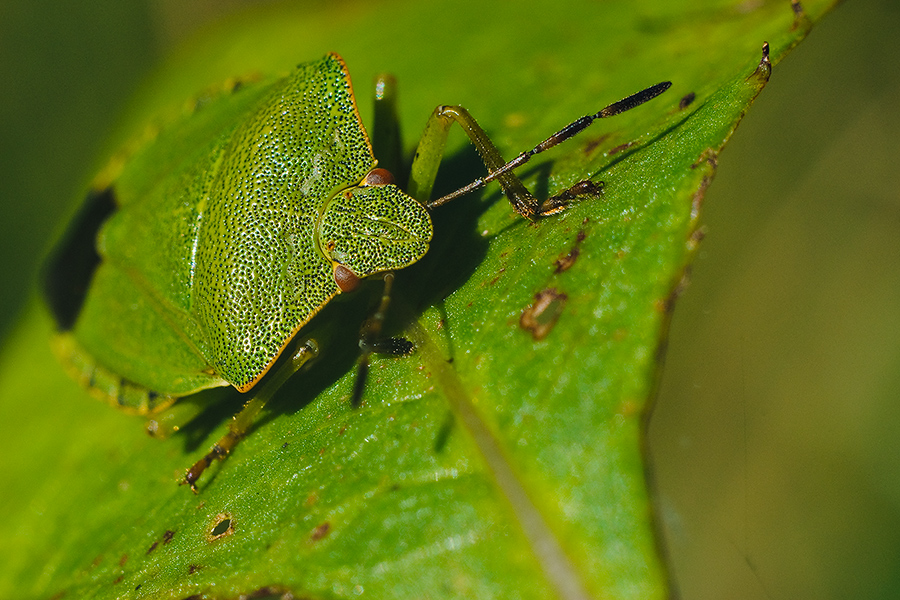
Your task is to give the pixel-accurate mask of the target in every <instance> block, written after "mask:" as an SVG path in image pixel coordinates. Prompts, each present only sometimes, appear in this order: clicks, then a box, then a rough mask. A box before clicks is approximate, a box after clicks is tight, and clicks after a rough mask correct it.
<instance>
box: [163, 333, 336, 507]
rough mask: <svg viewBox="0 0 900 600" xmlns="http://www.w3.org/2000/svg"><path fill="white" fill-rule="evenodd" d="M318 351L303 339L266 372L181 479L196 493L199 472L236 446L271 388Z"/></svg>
mask: <svg viewBox="0 0 900 600" xmlns="http://www.w3.org/2000/svg"><path fill="white" fill-rule="evenodd" d="M318 353H319V349H318V346H317V345H316V342H315V341H314V340H307V341H305V342H304V343H303V344H301V345H300V347H299V348H298V349H297V350H296V351H295V352H294V355H293V356H291V358H290V360H288V361H286V362H284V363H282V364H281V365H280V366H279V367H278V368H277V370H276V371H275V372H274V373H271V374H269V375H268V376H267V377H266V379H265V381H264V382H263V384H262V388H261V389H260V391H259V392H258V393H257V394H256V395H255V396H253V398H251V399H250V400H249V401H248V402H247V404H245V405H244V408H242V409H241V412H239V413H238V414H236V415H235V416H234V417H232V420H231V423H229V425H228V432H227V433H226V434H225V435H223V436H222V437H221V438H220V439H219V441H217V442H216V443H215V444H213V446H212V448H210V450H209V452H207V453H206V456H204V457H203V458H201V459H200V460H198V461H197V462H195V463H194V464H193V465H192V466H191V468H190V469H188V470H187V473H185V475H184V479H183V480H182V481H181V483H182V484H185V483H186V484H188V485H189V486H191V489H192V490H193V491H194V493H195V494H196V493H197V480H198V479H200V476H201V475H202V474H203V472H204V471H205V470H206V469H207V468H208V467H209V466H210V465H211V464H212V463H213V461H215V460H221V459H222V458H224V457H225V456H227V455H228V453H229V452H231V450H233V449H234V447H235V446H237V444H238V442H240V441H241V439H242V438H243V437H244V436H245V435H246V434H247V431H248V430H249V429H250V426H251V425H252V424H253V421H254V420H255V419H256V416H257V415H258V414H259V412H260V411H261V410H262V408H263V407H264V406H265V405H266V403H267V402H268V401H269V400H270V399H271V398H272V396H274V395H275V392H277V391H278V389H279V388H281V386H283V385H284V384H285V382H287V380H288V379H290V378H291V376H292V375H293V374H294V373H296V372H297V371H298V370H300V368H301V367H302V366H303V365H305V364H306V363H307V362H309V361H310V360H311V359H313V358H315V357H316V355H317V354H318Z"/></svg>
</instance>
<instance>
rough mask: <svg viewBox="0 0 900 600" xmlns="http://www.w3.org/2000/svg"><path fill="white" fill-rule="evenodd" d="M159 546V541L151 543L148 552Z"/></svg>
mask: <svg viewBox="0 0 900 600" xmlns="http://www.w3.org/2000/svg"><path fill="white" fill-rule="evenodd" d="M157 546H159V542H153V543H152V544H150V547H149V548H147V554H150V553H151V552H153V551H154V550H156V547H157Z"/></svg>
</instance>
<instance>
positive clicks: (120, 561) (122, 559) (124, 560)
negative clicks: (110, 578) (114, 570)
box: [119, 554, 128, 567]
mask: <svg viewBox="0 0 900 600" xmlns="http://www.w3.org/2000/svg"><path fill="white" fill-rule="evenodd" d="M127 562H128V555H127V554H123V555H122V558H120V559H119V566H120V567H124V566H125V563H127Z"/></svg>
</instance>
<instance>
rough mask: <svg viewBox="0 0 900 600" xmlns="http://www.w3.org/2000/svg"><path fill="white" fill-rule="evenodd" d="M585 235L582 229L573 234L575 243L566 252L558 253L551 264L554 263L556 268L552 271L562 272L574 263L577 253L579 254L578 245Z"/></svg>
mask: <svg viewBox="0 0 900 600" xmlns="http://www.w3.org/2000/svg"><path fill="white" fill-rule="evenodd" d="M586 237H587V234H586V233H585V232H584V230H583V229H582V230H580V231H579V232H578V235H577V236H575V245H574V246H572V249H571V250H569V252H568V254H565V255H560V257H559V258H557V259H556V260H555V261H554V263H553V264H555V265H556V270H555V271H554V273H562V272H563V271H568V270H569V269H570V268H571V267H572V265H574V264H575V261H576V260H577V259H578V255H579V254H581V249H580V248H579V246H580V245H581V242H583V241H584V238H586Z"/></svg>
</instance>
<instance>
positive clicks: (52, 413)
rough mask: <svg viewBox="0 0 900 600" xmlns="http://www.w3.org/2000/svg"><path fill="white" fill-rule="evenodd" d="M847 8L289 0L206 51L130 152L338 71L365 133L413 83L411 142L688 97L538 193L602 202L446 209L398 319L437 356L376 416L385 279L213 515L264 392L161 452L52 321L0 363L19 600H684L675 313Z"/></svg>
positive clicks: (394, 382)
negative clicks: (73, 366)
mask: <svg viewBox="0 0 900 600" xmlns="http://www.w3.org/2000/svg"><path fill="white" fill-rule="evenodd" d="M828 5H830V3H829V2H816V3H810V4H809V5H806V6H804V9H805V11H806V12H805V13H803V14H800V15H798V14H795V12H794V11H792V10H791V7H790V5H789V4H788V3H786V2H783V3H772V4H760V5H756V4H754V5H746V4H737V3H709V4H708V5H707V6H705V7H700V6H697V5H695V6H693V7H692V10H691V11H690V12H685V11H684V10H683V9H681V8H674V7H673V8H670V9H666V8H658V9H655V10H654V11H650V10H649V9H639V8H637V7H635V5H634V4H633V3H627V2H615V3H607V4H605V5H604V6H603V9H602V11H601V10H599V9H598V8H597V6H595V5H593V4H584V5H581V4H575V5H572V6H566V7H565V8H564V10H563V9H560V10H558V11H556V10H555V11H550V12H548V11H546V9H545V8H544V7H543V5H540V4H536V5H535V6H534V7H532V8H531V9H529V8H528V7H526V6H524V5H523V4H522V3H517V4H516V5H515V10H512V9H511V8H510V7H503V6H495V5H492V4H488V3H480V4H476V5H473V6H471V7H466V8H463V7H460V6H457V7H454V8H452V9H447V7H439V6H435V5H432V4H430V3H397V4H396V5H395V6H394V9H393V10H392V11H391V12H390V14H389V13H388V12H387V10H386V7H385V6H379V7H377V8H376V7H372V6H368V5H363V4H361V5H346V6H342V7H340V8H329V9H318V8H315V9H310V8H298V7H294V6H293V5H283V6H279V7H278V8H277V9H265V10H260V11H257V12H256V13H253V14H251V15H250V16H244V17H242V18H240V19H235V20H233V21H231V22H226V23H225V24H223V25H220V26H219V27H217V28H216V29H214V30H211V31H209V32H207V34H206V35H205V36H204V37H202V38H199V39H197V40H195V41H194V42H192V44H191V45H190V46H189V47H187V48H186V49H184V50H183V52H182V53H181V54H179V55H176V56H175V57H173V59H172V61H171V62H170V63H169V64H167V65H165V66H164V67H163V68H162V69H161V70H160V71H159V72H158V73H157V74H156V75H155V76H154V77H153V78H152V79H151V80H150V81H149V82H148V83H147V84H146V86H145V87H144V88H143V91H142V93H141V94H140V95H139V96H138V98H137V100H136V101H135V103H134V104H133V105H132V106H131V107H130V108H129V109H128V111H127V113H126V118H125V119H124V122H123V126H122V128H121V131H120V132H119V134H118V135H117V136H115V138H114V140H115V142H114V143H115V144H117V143H122V142H123V141H124V140H127V139H129V138H130V137H132V136H133V135H135V132H137V131H140V129H141V128H142V127H143V126H144V124H145V123H146V122H147V119H148V118H149V117H148V115H152V114H156V113H158V112H160V111H165V110H169V109H172V108H173V107H176V108H177V106H179V103H181V102H183V101H184V100H185V99H186V98H189V97H191V96H192V95H193V94H195V93H196V92H197V90H199V89H203V88H205V87H208V86H210V85H214V84H215V83H216V82H217V81H220V80H222V79H224V78H226V77H228V76H232V75H235V74H242V73H247V72H251V71H254V70H267V71H268V70H286V69H288V68H290V66H291V65H292V64H293V63H296V62H300V61H303V60H309V59H313V58H316V57H318V56H320V55H322V54H324V53H325V52H326V51H329V50H337V51H339V52H341V53H342V55H343V56H344V58H345V59H346V61H347V63H348V65H349V67H350V71H351V74H352V75H353V77H354V81H355V90H356V94H357V98H358V100H359V103H360V105H361V110H362V111H363V118H364V121H367V122H368V115H370V114H371V109H370V103H369V102H368V100H367V99H368V97H369V95H370V94H368V92H367V89H368V84H367V82H368V81H371V79H372V76H373V75H374V74H375V73H376V72H378V71H379V70H384V69H389V70H391V71H392V72H393V73H394V74H395V75H396V76H397V77H398V80H399V81H400V85H401V88H400V110H401V120H402V125H403V127H404V131H405V132H406V140H407V144H408V145H409V147H410V148H411V147H412V143H413V141H412V140H413V139H414V138H413V137H411V136H410V135H409V134H410V132H418V131H419V130H420V128H421V127H422V126H423V125H424V122H425V120H426V118H427V116H428V115H429V114H430V111H431V110H432V109H433V107H434V106H435V105H436V104H438V103H460V104H463V105H465V106H466V107H467V108H468V109H469V110H470V112H471V113H472V114H473V115H474V116H475V117H476V118H477V119H478V120H479V122H480V123H481V124H482V125H483V126H484V127H485V128H486V129H487V131H488V133H489V134H490V135H491V136H492V137H493V139H494V140H495V141H496V143H497V144H498V147H499V148H500V150H501V152H503V153H504V155H506V156H513V155H514V153H516V152H518V151H520V150H523V149H526V148H530V147H532V146H533V145H534V144H536V143H537V142H539V141H540V140H541V139H543V138H544V137H546V136H547V135H549V134H550V133H552V132H553V131H555V130H556V129H558V128H560V127H561V126H563V125H565V124H566V123H567V122H569V121H571V120H572V119H574V118H576V117H578V116H580V115H582V114H588V113H593V112H595V111H596V110H598V109H599V108H601V107H602V106H603V105H605V104H608V103H610V102H612V101H614V100H617V99H619V98H621V97H624V96H625V95H627V94H629V93H632V92H635V91H637V90H639V89H642V88H644V87H647V86H648V85H651V84H653V83H656V82H658V81H661V80H672V81H673V82H674V85H673V88H672V90H670V91H669V92H667V93H666V94H665V95H663V96H662V97H660V98H658V99H656V100H654V101H653V102H652V103H648V104H647V105H645V106H642V107H639V108H637V109H635V110H634V111H631V112H628V113H625V114H622V115H620V116H618V117H616V118H615V119H614V120H610V121H608V122H607V121H600V122H599V123H598V124H595V125H593V126H592V127H591V128H590V129H588V130H587V131H586V132H585V133H583V134H582V135H581V136H579V137H578V138H576V139H575V140H573V141H570V142H568V143H566V144H565V145H564V146H561V147H560V148H559V149H556V150H553V151H551V152H548V153H545V154H542V155H541V156H540V157H538V158H536V159H535V160H534V161H532V163H530V164H529V166H528V167H527V168H525V169H523V172H522V173H521V175H522V177H523V179H524V181H525V183H526V184H527V185H529V186H530V187H531V188H532V189H533V190H535V191H536V192H537V193H538V195H539V196H545V195H548V194H556V193H559V192H561V191H563V190H565V189H567V188H569V187H571V186H572V185H574V184H576V183H577V182H579V181H581V180H584V179H587V178H590V179H592V180H594V181H596V182H599V181H602V182H604V188H603V192H602V194H593V197H586V198H581V199H580V200H579V201H578V202H577V203H575V204H574V205H573V206H572V207H571V208H570V209H569V210H567V211H565V212H564V213H563V214H561V215H559V216H556V217H551V218H548V219H544V220H541V221H539V222H538V223H536V224H529V223H527V222H525V221H523V220H522V219H521V218H520V217H518V216H516V215H515V214H514V213H513V211H512V210H511V208H510V206H509V204H508V203H506V202H505V200H503V199H502V197H501V196H500V194H499V193H498V192H497V191H496V190H495V189H493V188H488V189H487V191H486V192H484V194H483V195H482V196H481V197H478V196H477V195H474V196H469V197H467V198H466V199H461V200H459V201H457V202H455V203H454V204H452V205H450V206H448V207H446V208H441V209H438V210H436V211H435V214H434V220H435V223H436V235H435V243H434V246H433V248H432V251H431V252H430V253H429V255H428V257H427V258H426V259H425V260H424V261H422V262H421V263H419V264H418V265H416V266H414V267H412V268H410V269H408V270H406V271H404V272H402V273H400V274H398V281H397V286H396V290H395V298H394V304H393V307H394V309H395V310H394V311H393V313H392V319H393V321H392V323H391V324H390V325H391V327H392V330H393V331H395V332H398V333H400V334H402V335H405V336H407V337H409V338H410V339H411V340H412V341H413V342H414V343H415V344H416V347H417V351H416V353H415V354H414V355H413V356H412V357H409V358H403V359H390V358H376V359H375V360H374V361H373V366H372V371H371V374H370V379H369V382H368V384H367V386H366V390H365V397H364V400H365V402H364V405H363V406H362V407H361V408H360V409H358V410H354V409H352V408H351V407H350V406H349V395H350V392H351V390H352V387H353V381H354V377H355V373H354V365H355V362H354V361H355V357H356V350H355V348H356V346H355V338H356V335H357V330H358V324H359V323H360V322H361V320H362V319H363V318H365V315H366V314H367V312H368V310H369V302H370V300H372V299H373V298H375V297H377V294H378V288H377V285H375V286H372V289H371V290H370V292H371V293H370V294H368V295H367V294H361V295H359V296H358V297H357V298H356V299H355V300H351V301H349V302H343V303H338V302H334V303H332V304H331V305H329V306H328V307H327V308H326V310H324V311H323V312H322V313H321V314H320V316H319V317H317V319H316V321H314V322H313V323H311V324H310V328H309V330H308V332H309V333H308V335H313V336H315V337H316V339H317V340H318V341H319V342H320V344H321V347H322V353H321V355H320V358H319V359H318V361H317V362H316V364H314V365H313V366H312V368H310V369H309V370H307V371H304V372H302V373H300V374H298V375H297V376H295V377H294V378H293V379H292V380H291V381H290V382H289V384H288V385H287V386H285V388H284V389H283V390H282V391H281V392H280V393H279V394H278V396H277V397H276V399H275V400H274V401H273V402H272V403H271V404H270V405H269V406H268V407H267V409H266V411H265V413H264V415H263V417H262V418H261V419H260V420H259V422H258V423H257V426H256V427H255V428H254V430H253V431H252V432H251V433H250V435H249V436H248V437H247V438H246V439H245V440H244V441H243V442H242V443H241V444H240V445H239V446H238V448H237V449H236V450H235V451H234V452H233V454H232V455H231V456H230V457H229V458H228V460H227V461H225V462H224V463H223V464H222V465H221V466H216V467H214V468H213V469H212V470H211V471H210V472H209V474H208V475H206V476H204V479H202V480H201V493H200V494H199V495H198V496H194V495H193V494H191V493H190V492H189V490H188V489H187V488H185V487H179V486H178V485H176V482H177V481H178V479H179V478H180V477H181V476H182V474H183V472H184V468H185V467H187V466H188V465H189V464H190V463H191V462H193V461H194V460H195V459H196V458H197V457H199V456H200V455H201V454H202V452H204V451H205V449H206V448H207V447H208V445H209V444H210V443H212V441H214V440H215V439H217V438H218V437H219V436H220V435H221V434H222V432H223V431H224V427H225V426H226V423H227V419H228V417H229V416H230V415H231V414H233V412H234V411H235V410H236V408H237V407H239V405H240V402H241V400H242V399H241V398H240V397H238V396H237V395H236V394H227V393H226V394H224V398H223V397H222V396H223V395H222V394H204V395H201V396H199V397H198V398H197V399H196V401H197V402H208V406H209V407H210V408H209V410H207V411H205V412H204V413H203V415H202V416H201V417H200V418H199V419H197V420H196V421H194V422H193V423H191V424H190V425H189V426H188V427H186V428H185V429H184V430H182V431H181V432H180V433H178V434H176V435H175V436H173V437H172V438H170V439H168V440H166V441H162V442H160V441H156V440H153V439H150V438H148V437H147V436H146V435H145V434H143V433H142V432H141V427H140V422H139V421H136V420H135V419H134V418H132V417H128V416H126V415H123V414H120V413H118V412H116V411H113V410H111V409H109V408H108V407H106V406H103V405H100V404H99V403H96V402H94V401H92V400H90V399H89V398H88V397H87V394H86V393H84V392H83V391H81V390H80V389H78V387H77V385H76V384H75V383H73V382H71V381H70V380H68V379H67V378H66V377H65V376H64V375H63V373H62V370H61V368H60V367H59V366H58V365H57V364H56V362H55V361H54V360H53V358H52V356H51V355H50V353H49V350H48V348H47V344H46V340H47V338H48V337H49V336H50V332H51V326H50V324H49V322H48V318H47V317H46V315H45V313H44V311H43V309H41V308H37V307H33V308H32V309H31V310H30V311H29V312H28V314H27V315H26V317H25V318H24V319H23V320H22V322H21V323H20V324H19V326H18V327H17V329H16V330H15V332H14V334H13V335H12V337H11V338H10V339H9V340H8V342H7V344H6V346H5V348H4V351H3V354H2V361H0V394H2V397H3V398H4V402H3V405H2V417H0V423H2V427H3V435H2V436H0V439H2V440H3V442H2V443H3V445H4V446H3V449H2V454H0V456H2V458H0V461H2V462H0V473H2V475H3V480H4V486H5V489H6V491H5V493H4V498H3V499H2V500H0V507H2V510H3V512H2V514H4V516H5V519H4V521H3V522H2V523H0V540H2V541H0V560H2V561H3V563H4V564H5V565H7V567H6V569H5V570H4V572H3V573H2V574H0V596H4V597H5V596H13V595H14V596H16V597H26V598H30V597H34V598H38V597H50V596H55V597H61V596H65V597H73V598H78V597H86V596H90V597H98V598H103V597H124V596H132V597H153V598H157V597H159V598H184V597H189V596H195V595H200V596H201V597H215V598H228V597H237V596H239V595H241V594H251V593H256V594H257V595H256V596H255V597H263V596H266V595H270V596H279V595H284V594H287V593H290V594H293V596H294V597H313V598H320V597H321V598H324V597H328V598H331V597H335V598H340V597H352V596H357V595H360V594H362V593H364V592H365V593H367V594H368V595H370V596H372V597H394V598H403V597H415V598H419V597H467V598H468V597H478V598H481V597H504V598H506V597H509V598H546V597H554V596H555V597H559V598H582V597H604V598H662V597H665V596H666V595H667V593H668V591H667V580H666V574H665V569H664V565H663V563H662V561H661V559H660V556H659V553H658V547H659V544H660V542H658V541H657V540H656V539H655V537H654V526H653V523H652V520H651V515H652V505H651V501H650V497H649V494H648V490H647V483H646V479H645V474H646V472H647V466H646V465H645V464H644V462H643V458H642V454H641V447H642V436H643V422H644V416H645V414H646V403H647V400H648V398H649V397H650V395H651V393H652V390H653V385H654V380H655V375H656V371H657V368H658V365H657V357H658V354H659V350H660V345H661V339H662V338H663V336H664V333H665V326H666V323H667V314H668V310H669V309H670V307H671V304H672V301H673V299H674V296H675V292H676V291H677V287H678V283H679V281H680V280H681V277H682V274H683V272H684V269H685V267H686V266H687V264H688V262H689V260H690V258H691V255H692V252H693V250H694V249H695V247H696V244H697V241H698V236H697V235H696V227H697V216H698V211H699V208H700V204H701V202H702V198H703V192H704V191H705V189H706V186H707V185H708V184H709V182H710V180H711V178H712V176H713V174H714V172H715V158H716V155H717V153H718V151H719V150H720V149H721V147H722V145H723V144H724V142H725V141H726V140H727V139H728V137H729V136H730V135H731V133H732V132H733V130H734V128H735V127H736V125H737V123H738V121H739V120H740V118H741V116H742V114H743V112H744V111H745V110H746V109H747V107H748V105H749V104H750V102H751V101H752V99H753V98H754V97H755V96H756V94H757V93H758V92H759V91H760V89H761V88H762V87H763V85H764V84H765V81H766V79H767V77H768V70H767V69H768V67H766V66H765V65H763V66H758V65H759V63H760V59H761V50H760V49H761V47H762V43H763V41H765V40H768V41H769V42H770V44H771V48H772V58H773V59H777V58H780V57H781V56H783V55H784V53H785V52H787V50H788V49H789V48H790V47H791V46H792V45H794V44H795V43H797V41H799V39H801V38H802V37H803V35H804V34H805V32H806V31H807V30H808V27H809V25H810V23H811V21H810V20H809V19H810V17H814V18H818V17H819V16H820V15H821V13H822V12H823V11H824V10H825V8H826V7H827V6H828ZM388 17H390V18H388ZM444 164H445V168H444V169H443V170H442V175H441V181H439V183H438V185H439V188H440V189H446V190H451V189H454V188H455V187H458V186H459V185H461V184H464V183H467V182H468V181H470V180H471V179H473V178H474V177H477V176H478V175H480V174H481V173H482V171H483V167H480V166H479V163H478V161H477V158H475V157H474V155H473V154H472V151H471V150H470V149H469V148H468V147H467V145H466V142H465V140H464V138H463V136H462V135H459V134H457V135H456V138H455V141H453V142H452V143H451V144H450V145H449V146H448V155H447V160H446V161H445V163H444ZM440 189H439V190H438V191H440ZM532 321H533V322H536V323H537V324H538V325H539V326H535V325H531V324H530V323H531V322H532ZM523 324H524V326H523Z"/></svg>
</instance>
